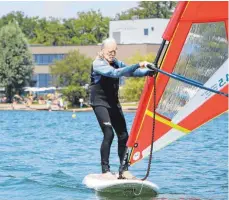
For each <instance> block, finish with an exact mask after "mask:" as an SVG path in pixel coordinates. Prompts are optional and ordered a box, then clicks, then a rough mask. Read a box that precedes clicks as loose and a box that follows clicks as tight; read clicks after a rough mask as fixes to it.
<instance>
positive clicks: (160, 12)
mask: <svg viewBox="0 0 229 200" xmlns="http://www.w3.org/2000/svg"><path fill="white" fill-rule="evenodd" d="M175 6H176V2H174V1H140V2H139V3H138V7H136V8H131V9H129V10H127V11H124V12H121V13H119V14H117V15H116V18H118V19H119V20H128V19H131V18H132V17H133V16H138V18H139V19H149V18H170V17H171V15H172V12H173V9H174V8H175Z"/></svg>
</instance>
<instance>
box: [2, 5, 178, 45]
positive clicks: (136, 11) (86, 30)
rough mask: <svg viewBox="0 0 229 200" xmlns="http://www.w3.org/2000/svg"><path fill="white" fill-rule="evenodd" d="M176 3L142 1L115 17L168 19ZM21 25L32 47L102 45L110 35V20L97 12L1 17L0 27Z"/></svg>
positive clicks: (19, 13) (13, 14) (17, 12)
mask: <svg viewBox="0 0 229 200" xmlns="http://www.w3.org/2000/svg"><path fill="white" fill-rule="evenodd" d="M175 5H176V2H169V1H164V2H160V1H156V2H155V1H140V2H139V3H138V7H136V8H131V9H129V10H127V11H124V12H122V13H119V14H117V15H116V18H118V19H120V20H123V19H131V18H132V17H133V16H138V17H139V18H140V19H144V18H146V19H147V18H169V17H170V16H171V14H172V11H173V9H174V7H175ZM12 20H15V21H17V22H18V25H19V27H20V28H21V30H22V32H23V33H24V34H25V36H26V37H27V39H28V40H29V42H30V44H43V45H54V46H57V45H91V44H98V43H101V42H102V41H103V40H104V39H105V38H107V37H108V35H109V33H108V32H109V21H110V20H111V19H110V18H109V17H104V16H102V13H101V12H100V11H99V10H98V11H94V10H91V11H88V12H78V13H77V18H70V19H56V18H52V17H50V18H48V19H46V18H39V17H28V16H26V15H25V14H24V13H23V12H19V11H16V12H11V13H9V14H7V15H5V16H3V17H2V18H0V28H1V27H2V26H4V25H6V24H8V23H9V22H10V21H12Z"/></svg>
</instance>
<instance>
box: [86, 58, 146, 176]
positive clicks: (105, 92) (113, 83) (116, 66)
mask: <svg viewBox="0 0 229 200" xmlns="http://www.w3.org/2000/svg"><path fill="white" fill-rule="evenodd" d="M133 72H135V74H133ZM148 72H149V70H148V69H146V70H141V69H139V64H136V65H132V66H126V65H125V64H124V63H122V62H120V61H116V62H114V63H113V64H111V65H109V64H108V63H107V62H106V61H105V60H102V59H97V60H95V61H94V62H93V66H92V69H91V84H90V104H91V106H92V108H93V110H94V112H95V115H96V117H97V120H98V122H99V125H100V127H101V129H102V131H103V135H104V138H103V142H102V145H101V150H100V152H101V165H102V173H105V172H108V171H110V166H109V155H110V148H111V144H112V141H113V138H114V131H113V128H114V130H115V132H116V134H117V137H118V155H119V159H120V162H121V161H122V160H123V157H124V152H125V148H126V142H127V140H128V132H127V127H126V122H125V118H124V115H123V112H122V108H121V105H120V103H119V99H118V90H119V77H120V76H145V75H147V74H148ZM112 127H113V128H112ZM126 169H127V162H126V165H125V167H124V170H126Z"/></svg>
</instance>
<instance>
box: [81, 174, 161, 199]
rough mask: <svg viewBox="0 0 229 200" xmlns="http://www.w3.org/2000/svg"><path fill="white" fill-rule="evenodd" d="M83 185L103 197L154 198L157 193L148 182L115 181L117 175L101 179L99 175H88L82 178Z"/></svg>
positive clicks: (157, 190)
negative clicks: (106, 195)
mask: <svg viewBox="0 0 229 200" xmlns="http://www.w3.org/2000/svg"><path fill="white" fill-rule="evenodd" d="M83 184H85V185H86V186H87V187H88V188H90V189H94V190H95V191H96V192H98V193H99V194H104V195H105V194H110V195H115V196H128V197H129V196H132V197H133V196H150V197H155V196H157V195H158V193H159V188H158V186H157V185H156V184H154V183H151V182H150V181H142V180H137V179H132V180H129V179H117V175H113V177H103V176H102V175H101V174H89V175H87V176H86V177H85V178H84V180H83Z"/></svg>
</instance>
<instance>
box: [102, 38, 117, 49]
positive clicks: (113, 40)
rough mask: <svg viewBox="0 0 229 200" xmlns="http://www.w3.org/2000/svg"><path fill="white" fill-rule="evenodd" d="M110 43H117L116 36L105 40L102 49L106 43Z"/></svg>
mask: <svg viewBox="0 0 229 200" xmlns="http://www.w3.org/2000/svg"><path fill="white" fill-rule="evenodd" d="M110 43H115V44H116V41H115V39H114V38H107V39H105V40H103V43H102V46H101V49H104V47H105V45H106V44H110Z"/></svg>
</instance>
